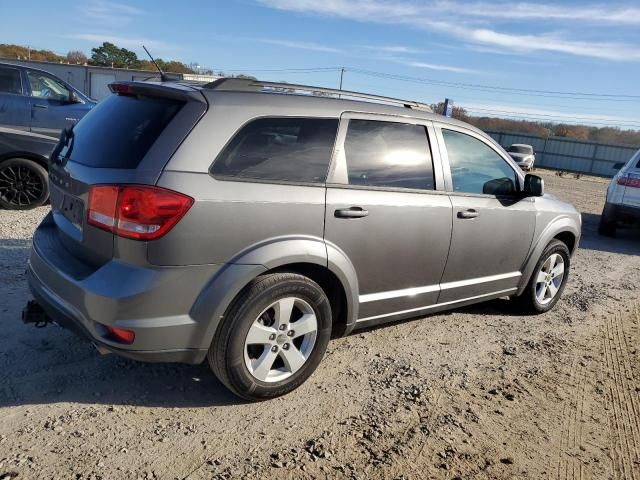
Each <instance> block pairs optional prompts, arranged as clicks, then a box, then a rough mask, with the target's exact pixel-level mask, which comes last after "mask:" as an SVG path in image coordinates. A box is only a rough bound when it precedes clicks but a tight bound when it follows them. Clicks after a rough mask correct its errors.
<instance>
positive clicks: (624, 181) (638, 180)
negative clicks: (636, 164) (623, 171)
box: [618, 175, 640, 188]
mask: <svg viewBox="0 0 640 480" xmlns="http://www.w3.org/2000/svg"><path fill="white" fill-rule="evenodd" d="M618 185H624V186H625V187H634V188H640V177H637V176H630V175H622V176H620V177H618Z"/></svg>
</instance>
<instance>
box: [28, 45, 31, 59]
mask: <svg viewBox="0 0 640 480" xmlns="http://www.w3.org/2000/svg"><path fill="white" fill-rule="evenodd" d="M27 56H28V58H29V60H31V45H27Z"/></svg>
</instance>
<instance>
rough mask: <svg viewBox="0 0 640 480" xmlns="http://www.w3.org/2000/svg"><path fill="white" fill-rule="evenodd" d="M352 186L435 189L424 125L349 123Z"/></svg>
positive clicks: (347, 142) (346, 145) (347, 150)
mask: <svg viewBox="0 0 640 480" xmlns="http://www.w3.org/2000/svg"><path fill="white" fill-rule="evenodd" d="M344 149H345V156H346V159H347V169H348V172H349V184H351V185H369V186H376V187H399V188H419V189H426V190H433V188H434V180H433V164H432V161H431V151H430V150H429V141H428V140H427V131H426V129H425V127H424V126H422V125H410V124H406V123H394V122H379V121H375V120H349V127H348V130H347V136H346V139H345V142H344Z"/></svg>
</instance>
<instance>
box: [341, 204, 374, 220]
mask: <svg viewBox="0 0 640 480" xmlns="http://www.w3.org/2000/svg"><path fill="white" fill-rule="evenodd" d="M334 215H335V217H336V218H362V217H366V216H367V215H369V211H368V210H364V209H362V207H351V208H339V209H338V210H336V211H335V212H334Z"/></svg>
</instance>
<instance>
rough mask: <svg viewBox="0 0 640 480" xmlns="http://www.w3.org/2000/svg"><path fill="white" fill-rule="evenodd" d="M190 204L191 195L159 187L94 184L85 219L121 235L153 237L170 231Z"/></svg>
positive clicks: (150, 238)
mask: <svg viewBox="0 0 640 480" xmlns="http://www.w3.org/2000/svg"><path fill="white" fill-rule="evenodd" d="M191 205H193V199H192V198H191V197H188V196H186V195H183V194H181V193H178V192H173V191H171V190H166V189H164V188H160V187H152V186H147V185H121V186H118V185H94V186H92V187H91V190H90V192H89V208H88V209H87V222H88V223H89V224H91V225H93V226H95V227H98V228H101V229H103V230H107V231H109V232H113V233H115V234H116V235H118V236H121V237H126V238H133V239H135V240H155V239H156V238H160V237H161V236H163V235H164V234H165V233H167V232H168V231H169V230H171V229H172V228H173V226H174V225H175V224H176V223H178V221H179V220H180V219H181V218H182V217H183V216H184V214H185V213H187V210H189V208H190V207H191Z"/></svg>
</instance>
